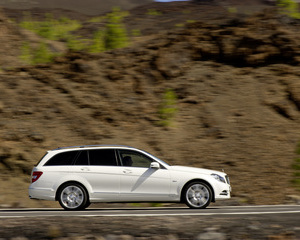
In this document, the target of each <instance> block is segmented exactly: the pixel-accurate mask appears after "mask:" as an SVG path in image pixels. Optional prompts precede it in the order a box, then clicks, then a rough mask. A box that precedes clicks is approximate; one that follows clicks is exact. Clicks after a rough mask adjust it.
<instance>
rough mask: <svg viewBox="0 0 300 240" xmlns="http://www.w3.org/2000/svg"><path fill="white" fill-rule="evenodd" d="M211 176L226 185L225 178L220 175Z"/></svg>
mask: <svg viewBox="0 0 300 240" xmlns="http://www.w3.org/2000/svg"><path fill="white" fill-rule="evenodd" d="M211 176H213V177H214V178H215V179H216V180H218V181H220V182H222V183H226V181H225V178H223V177H222V176H220V175H218V174H215V173H213V174H211Z"/></svg>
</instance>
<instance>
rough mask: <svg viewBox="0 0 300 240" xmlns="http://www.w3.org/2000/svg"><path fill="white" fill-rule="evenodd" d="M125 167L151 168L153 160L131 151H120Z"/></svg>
mask: <svg viewBox="0 0 300 240" xmlns="http://www.w3.org/2000/svg"><path fill="white" fill-rule="evenodd" d="M119 152H120V157H121V161H122V165H123V166H131V167H143V168H149V167H150V164H151V162H153V160H152V159H151V158H149V157H147V156H146V155H144V154H141V153H139V152H135V151H130V150H119Z"/></svg>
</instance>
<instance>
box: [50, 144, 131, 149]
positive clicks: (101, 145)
mask: <svg viewBox="0 0 300 240" xmlns="http://www.w3.org/2000/svg"><path fill="white" fill-rule="evenodd" d="M92 147H127V148H133V147H130V146H125V145H113V144H111V145H109V144H100V145H80V146H69V147H58V148H56V149H53V151H55V150H62V149H71V148H92Z"/></svg>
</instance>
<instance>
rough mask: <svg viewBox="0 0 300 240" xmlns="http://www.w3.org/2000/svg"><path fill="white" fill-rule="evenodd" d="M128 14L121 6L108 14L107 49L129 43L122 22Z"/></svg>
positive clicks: (125, 45) (124, 45)
mask: <svg viewBox="0 0 300 240" xmlns="http://www.w3.org/2000/svg"><path fill="white" fill-rule="evenodd" d="M127 15H128V12H122V11H121V10H120V9H119V8H114V9H113V11H112V12H111V13H109V14H107V21H108V23H107V24H106V29H105V37H104V39H105V49H107V50H110V49H115V48H123V47H127V46H128V45H129V40H128V37H127V32H126V28H125V26H124V25H123V23H122V21H123V18H124V17H126V16H127Z"/></svg>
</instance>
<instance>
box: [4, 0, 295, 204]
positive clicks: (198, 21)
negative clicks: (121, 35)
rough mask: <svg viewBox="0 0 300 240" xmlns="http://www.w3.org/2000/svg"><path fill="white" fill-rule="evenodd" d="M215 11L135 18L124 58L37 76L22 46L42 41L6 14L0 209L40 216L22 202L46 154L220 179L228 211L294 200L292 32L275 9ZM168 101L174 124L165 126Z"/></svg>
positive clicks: (90, 58)
mask: <svg viewBox="0 0 300 240" xmlns="http://www.w3.org/2000/svg"><path fill="white" fill-rule="evenodd" d="M220 2H222V3H223V5H221V4H216V2H214V3H212V4H208V3H205V4H204V3H202V4H199V5H195V4H194V3H189V2H187V3H172V4H169V5H167V4H158V3H155V4H154V3H153V4H150V5H148V6H143V7H139V8H136V9H133V10H131V14H130V16H128V17H127V18H126V19H125V23H126V26H127V28H128V29H140V30H141V32H142V36H140V37H136V38H132V44H131V46H130V47H128V48H124V49H118V50H113V51H108V52H104V53H101V54H93V55H92V54H87V53H82V52H67V53H66V54H65V55H63V56H61V57H57V58H56V59H55V61H54V62H53V63H51V64H47V65H38V66H25V65H24V64H23V63H21V60H20V59H19V57H18V56H19V54H20V51H19V49H20V46H21V44H22V41H23V40H24V39H30V40H33V41H34V39H36V41H38V37H37V36H35V35H34V34H32V33H28V32H26V31H25V32H24V30H21V29H20V28H18V27H17V25H16V24H14V23H13V22H11V21H9V20H8V18H7V17H5V16H4V14H3V13H1V14H0V38H1V44H2V48H1V49H0V55H1V58H0V66H1V71H0V116H1V118H0V126H1V128H0V139H1V146H0V179H1V180H2V181H1V188H0V205H4V206H5V205H8V206H24V207H28V206H41V205H44V206H46V204H47V203H45V202H41V203H40V202H35V201H32V200H31V201H30V200H29V199H28V197H27V187H28V184H29V174H30V171H31V169H32V167H33V165H34V164H35V163H36V162H37V161H38V160H39V158H40V157H42V155H43V154H44V153H45V151H46V150H49V149H53V148H56V147H59V146H69V145H80V144H84V145H85V144H124V145H130V146H134V147H138V148H141V149H144V150H147V151H149V152H151V153H153V154H154V155H156V156H158V157H159V158H161V159H163V160H165V161H167V162H169V163H170V164H176V165H188V166H196V167H205V168H212V169H216V170H222V169H225V171H226V172H227V173H228V174H229V176H230V177H231V182H232V187H233V197H234V199H235V200H234V203H235V204H244V203H245V204H278V203H286V202H288V199H289V197H288V195H293V194H297V192H296V190H295V189H294V188H293V186H292V185H291V180H292V177H293V169H292V168H291V165H292V163H293V161H294V158H295V148H296V145H297V143H298V142H299V140H300V137H299V136H300V71H299V65H300V38H299V22H298V21H296V20H293V19H290V18H288V17H286V16H281V15H278V13H277V11H276V9H273V8H270V9H269V10H265V11H264V12H261V13H259V14H254V15H250V16H248V15H246V14H245V13H241V12H239V11H242V10H243V9H244V10H245V9H246V7H244V8H241V10H238V12H237V13H230V11H228V9H226V6H227V5H226V6H225V7H224V3H226V2H225V1H220ZM232 2H233V1H232ZM232 2H229V1H228V2H227V3H228V4H229V3H230V4H233V3H232ZM252 2H254V1H252ZM257 4H261V3H260V2H259V1H257ZM230 6H231V5H230ZM255 6H256V7H257V8H259V9H261V8H262V6H264V5H255ZM258 6H259V7H258ZM148 9H156V10H157V11H160V12H161V13H162V14H161V15H158V16H149V15H147V14H145V12H146V11H147V10H148ZM201 9H202V10H201ZM35 11H36V10H35ZM200 12H201V14H199V13H200ZM10 13H11V11H10ZM137 20H138V21H137ZM188 20H193V21H188ZM178 24H180V25H178ZM84 27H85V28H84V29H82V30H81V31H82V32H88V30H89V29H93V26H90V25H88V24H86V25H84ZM87 34H90V33H87ZM61 44H62V43H60V42H54V43H53V46H57V48H56V49H60V48H59V47H58V46H60V45H61ZM57 51H59V50H57ZM167 89H173V90H174V92H175V93H176V95H177V101H176V105H175V106H173V107H174V108H176V109H177V112H176V115H175V116H174V117H173V118H172V119H171V121H170V124H169V125H168V126H162V125H161V124H160V122H161V118H160V115H159V113H158V112H159V109H160V108H161V104H162V101H163V95H164V92H165V91H166V90H167Z"/></svg>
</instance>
